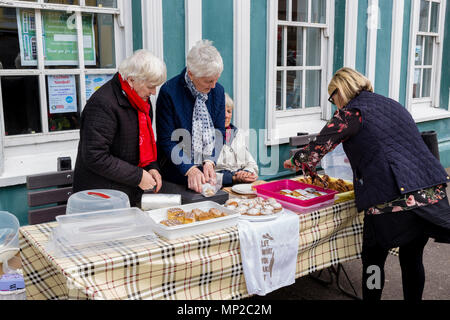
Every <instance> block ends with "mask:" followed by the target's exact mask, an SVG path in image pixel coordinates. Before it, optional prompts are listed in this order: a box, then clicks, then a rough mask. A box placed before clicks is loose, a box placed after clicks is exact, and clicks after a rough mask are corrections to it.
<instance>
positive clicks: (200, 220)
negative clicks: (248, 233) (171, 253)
mask: <svg viewBox="0 0 450 320" xmlns="http://www.w3.org/2000/svg"><path fill="white" fill-rule="evenodd" d="M146 212H147V213H148V215H149V217H150V218H151V221H152V225H153V229H154V230H153V231H154V232H155V233H157V234H159V235H161V236H163V237H165V238H167V239H176V238H182V237H188V236H192V235H196V234H200V233H205V232H210V231H215V230H218V229H223V228H228V227H233V226H235V225H236V224H237V221H238V218H239V214H238V213H237V212H236V211H234V210H231V209H229V208H225V207H223V206H221V205H219V204H217V203H216V202H213V201H202V202H196V203H191V204H186V205H181V206H177V207H171V208H161V209H156V210H150V211H146Z"/></svg>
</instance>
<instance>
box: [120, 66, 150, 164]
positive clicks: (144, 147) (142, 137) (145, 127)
mask: <svg viewBox="0 0 450 320" xmlns="http://www.w3.org/2000/svg"><path fill="white" fill-rule="evenodd" d="M119 80H120V84H121V86H122V89H123V91H125V93H126V94H127V98H128V101H130V103H131V105H132V106H133V108H135V109H136V110H137V112H138V121H139V165H138V166H139V167H141V168H144V167H146V166H147V165H149V164H150V163H151V162H154V161H156V158H157V153H156V141H155V135H154V133H153V128H152V120H151V119H150V115H149V113H150V104H149V103H148V102H147V101H144V100H142V98H141V97H139V95H138V94H137V93H136V91H134V89H132V88H131V87H130V85H129V84H128V82H127V81H124V80H123V79H122V77H121V75H120V74H119Z"/></svg>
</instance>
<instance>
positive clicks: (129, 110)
mask: <svg viewBox="0 0 450 320" xmlns="http://www.w3.org/2000/svg"><path fill="white" fill-rule="evenodd" d="M165 80H166V66H165V64H164V62H163V61H161V60H160V59H159V58H157V57H156V56H154V55H153V54H152V53H150V52H149V51H147V50H138V51H136V52H135V53H134V54H133V55H132V56H130V57H128V58H127V59H125V60H124V61H123V62H122V63H121V64H120V66H119V72H118V73H116V74H115V75H114V77H113V78H112V79H111V80H110V81H108V82H107V83H105V84H104V85H103V86H102V87H101V88H100V89H98V90H97V91H96V92H95V93H94V94H93V95H92V96H91V98H90V99H89V100H88V102H87V103H86V106H85V107H84V109H83V112H82V114H81V126H80V142H79V145H78V154H77V160H76V164H75V172H74V181H73V190H74V192H78V191H82V190H88V189H116V190H119V191H123V192H125V193H126V194H127V195H128V197H129V199H130V204H131V206H136V205H139V203H140V200H141V196H142V193H143V192H144V190H149V189H153V190H154V191H155V192H158V191H159V189H160V188H161V186H162V179H161V175H160V173H159V167H158V162H157V148H156V139H155V136H154V133H153V128H152V116H153V110H152V106H151V102H150V96H151V95H155V94H156V88H157V87H158V86H160V85H161V84H162V83H163V82H164V81H165Z"/></svg>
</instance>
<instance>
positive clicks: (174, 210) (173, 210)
mask: <svg viewBox="0 0 450 320" xmlns="http://www.w3.org/2000/svg"><path fill="white" fill-rule="evenodd" d="M180 212H184V211H183V209H180V208H170V209H167V219H168V220H173V219H175V215H176V214H177V213H180Z"/></svg>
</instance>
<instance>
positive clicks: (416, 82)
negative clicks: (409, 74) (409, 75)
mask: <svg viewBox="0 0 450 320" xmlns="http://www.w3.org/2000/svg"><path fill="white" fill-rule="evenodd" d="M421 71H422V70H421V69H415V70H414V83H413V98H420V83H421V81H420V80H421V75H422V72H421Z"/></svg>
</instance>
